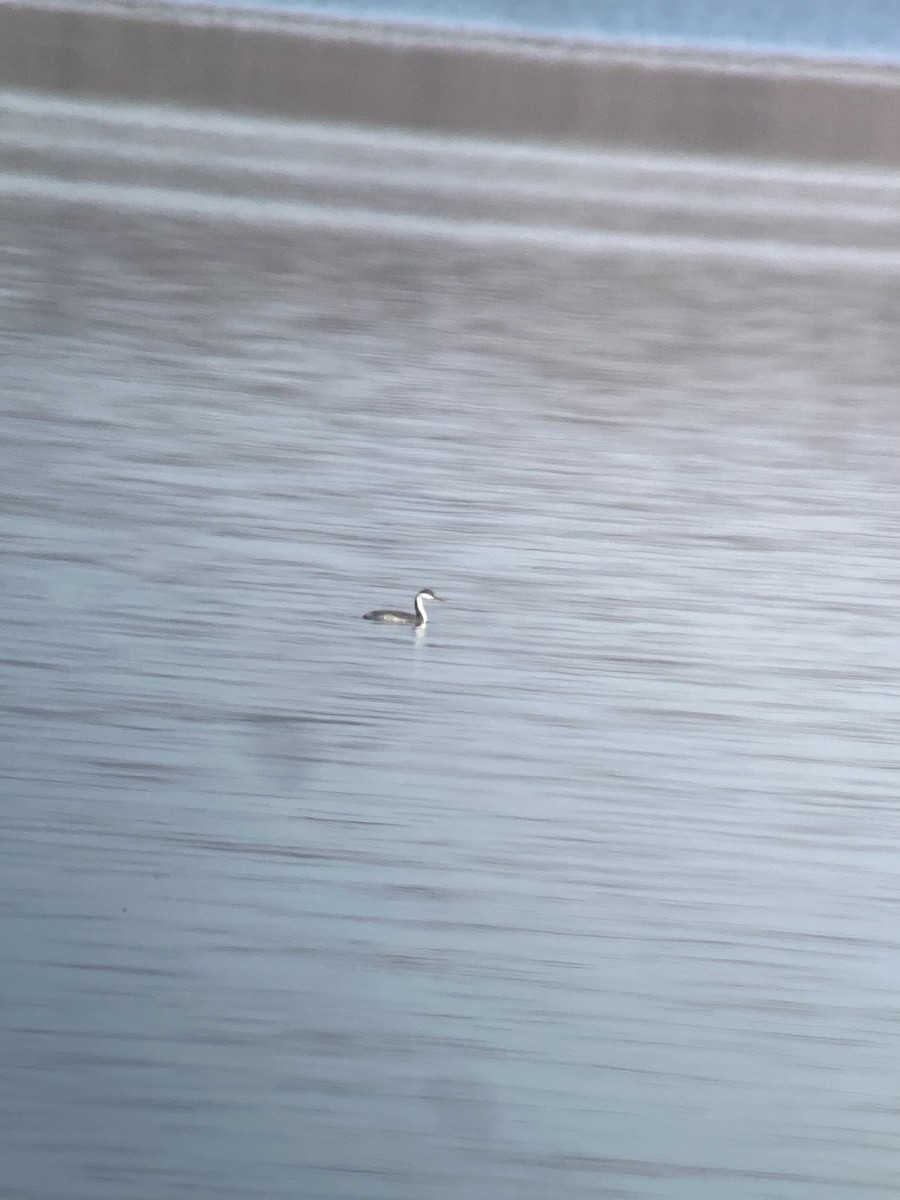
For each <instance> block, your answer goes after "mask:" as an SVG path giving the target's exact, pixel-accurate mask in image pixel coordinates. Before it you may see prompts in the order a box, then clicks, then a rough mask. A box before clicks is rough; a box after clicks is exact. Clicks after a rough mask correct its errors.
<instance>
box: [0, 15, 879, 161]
mask: <svg viewBox="0 0 900 1200" xmlns="http://www.w3.org/2000/svg"><path fill="white" fill-rule="evenodd" d="M2 87H14V88H30V89H37V90H40V91H50V92H61V93H68V94H71V95H77V96H81V97H85V96H94V97H105V98H108V99H112V98H120V99H123V100H128V101H134V102H142V101H144V102H155V103H171V104H177V105H186V106H199V107H204V108H214V109H216V108H221V109H226V110H231V111H236V112H246V113H256V114H266V115H271V116H276V117H284V118H288V119H293V118H297V119H304V118H306V119H315V120H325V121H338V122H350V123H353V124H359V125H372V126H390V127H394V128H400V129H403V128H406V129H413V130H417V131H420V132H425V131H434V132H441V133H453V134H463V135H474V136H486V137H497V138H503V139H513V140H515V139H528V140H535V139H537V140H541V141H546V142H559V143H566V144H581V145H584V144H588V145H596V146H600V147H604V148H610V147H622V148H625V147H628V148H638V149H643V150H652V151H665V152H669V153H702V154H711V155H717V154H718V155H729V156H733V155H748V156H752V157H754V158H777V159H787V160H791V159H800V160H804V161H808V162H820V163H836V162H837V163H848V164H850V163H860V164H869V165H882V166H886V167H897V166H900V64H898V65H894V64H892V63H889V62H886V63H881V62H877V61H871V60H855V59H848V58H837V57H836V58H833V59H832V58H826V57H823V56H812V55H800V54H797V55H791V54H786V53H785V54H779V53H767V52H761V51H738V50H709V49H701V48H690V47H666V46H662V45H647V46H639V45H628V44H625V43H619V42H608V43H603V42H596V41H590V40H586V39H575V38H563V37H560V38H555V37H550V36H545V35H535V36H530V35H526V34H518V33H509V34H504V33H499V32H490V31H485V30H457V29H452V28H445V27H440V26H435V27H429V26H425V25H416V24H413V23H411V22H410V23H407V22H396V21H374V20H373V21H364V20H357V19H341V18H331V17H323V16H321V15H319V14H311V13H296V12H285V11H284V10H280V9H279V10H260V9H239V8H234V9H228V8H220V7H206V6H200V5H195V4H190V5H178V4H165V3H147V4H141V3H123V2H118V0H92V2H88V3H81V4H79V3H72V2H69V0H44V2H41V0H33V2H27V0H26V2H24V3H16V2H10V0H0V88H2Z"/></svg>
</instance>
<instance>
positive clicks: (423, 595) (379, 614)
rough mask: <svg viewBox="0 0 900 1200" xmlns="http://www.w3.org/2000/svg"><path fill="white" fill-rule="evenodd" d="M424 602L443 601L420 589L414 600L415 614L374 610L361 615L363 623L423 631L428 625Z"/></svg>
mask: <svg viewBox="0 0 900 1200" xmlns="http://www.w3.org/2000/svg"><path fill="white" fill-rule="evenodd" d="M426 600H443V596H438V595H436V594H435V593H434V592H433V591H432V590H431V588H422V590H421V592H419V593H417V595H416V599H415V609H416V611H415V612H411V613H409V612H398V611H397V609H395V608H375V609H373V610H372V611H371V612H367V613H363V620H364V621H382V622H384V624H385V625H415V627H416V629H424V628H425V626H426V625H427V624H428V613H427V612H426V611H425V601H426Z"/></svg>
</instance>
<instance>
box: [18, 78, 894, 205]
mask: <svg viewBox="0 0 900 1200" xmlns="http://www.w3.org/2000/svg"><path fill="white" fill-rule="evenodd" d="M4 111H5V112H7V113H9V114H12V115H15V116H18V117H26V118H27V117H36V118H39V119H48V118H49V119H51V120H54V121H63V122H71V121H72V120H73V119H75V120H78V121H79V122H82V123H93V124H95V125H97V126H98V127H100V128H105V129H108V130H115V131H117V132H118V134H119V136H120V137H122V136H133V135H134V132H135V130H138V131H140V130H146V131H147V132H148V133H150V134H152V135H158V134H160V133H162V132H163V131H165V130H170V131H172V132H180V133H198V134H208V135H211V136H217V137H221V136H222V135H225V136H232V137H252V138H267V139H271V140H273V141H274V142H279V141H281V142H285V143H291V144H294V145H297V146H302V145H304V144H310V143H312V144H325V145H331V146H342V147H344V148H352V147H355V146H362V147H364V148H366V149H371V148H372V147H373V146H378V147H381V148H382V149H384V150H397V151H415V150H418V151H422V150H426V149H427V151H428V153H429V154H430V155H439V154H442V153H444V154H450V155H453V156H456V157H462V158H465V157H467V158H470V159H472V160H473V161H477V162H482V163H484V164H485V165H487V166H490V167H495V166H496V165H497V163H498V162H501V163H505V164H520V163H522V162H527V163H533V162H545V163H547V164H548V165H552V166H554V167H563V166H565V167H569V168H571V169H578V168H591V169H596V168H598V167H602V168H604V169H609V168H612V169H618V170H629V171H632V170H648V169H649V170H652V171H653V172H654V174H657V173H660V174H661V173H676V174H677V173H683V174H684V175H686V176H694V177H697V176H699V177H702V178H709V177H710V176H715V177H725V178H726V179H728V180H747V181H752V182H754V183H762V182H767V183H777V182H790V183H793V184H796V183H808V184H812V185H822V186H828V185H838V186H842V187H843V186H848V185H850V186H853V187H856V188H860V189H863V188H871V189H874V190H876V191H881V190H886V191H888V192H889V193H890V197H891V199H892V200H893V199H895V197H896V194H897V192H898V190H900V172H898V171H895V170H890V169H889V168H883V169H878V168H873V167H871V166H869V165H860V166H853V165H849V166H848V165H844V164H841V165H834V166H830V165H828V164H827V163H805V162H803V163H798V162H785V161H781V160H768V159H748V158H746V157H744V158H728V157H726V156H723V157H715V158H712V157H709V156H706V155H689V154H667V153H664V152H656V151H653V152H649V151H648V152H635V151H629V150H616V149H610V148H609V147H607V146H603V145H599V146H597V147H591V146H583V145H568V146H561V145H553V144H548V143H544V142H539V141H520V140H515V141H503V140H499V139H492V138H489V137H477V136H475V135H472V136H469V137H464V136H460V135H459V134H453V133H444V132H442V131H440V130H434V131H428V132H423V131H421V130H405V129H384V128H382V127H376V128H367V127H362V126H358V125H350V124H344V123H340V124H329V123H327V122H321V121H307V120H300V119H297V120H287V119H278V118H274V117H255V116H247V115H243V114H237V113H232V112H219V111H215V110H208V109H197V110H195V109H182V108H178V107H176V106H171V105H162V104H160V105H151V104H133V103H122V102H119V101H118V100H117V101H116V102H115V103H114V104H113V103H103V102H99V101H96V100H82V99H72V98H69V97H65V98H61V97H59V96H50V95H43V94H41V95H35V94H33V93H29V92H22V91H18V90H9V91H0V112H4Z"/></svg>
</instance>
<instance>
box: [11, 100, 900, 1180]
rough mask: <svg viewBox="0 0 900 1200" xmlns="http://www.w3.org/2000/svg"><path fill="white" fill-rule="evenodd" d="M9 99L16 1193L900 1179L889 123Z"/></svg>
mask: <svg viewBox="0 0 900 1200" xmlns="http://www.w3.org/2000/svg"><path fill="white" fill-rule="evenodd" d="M2 107H3V116H4V121H3V132H2V140H3V157H2V163H3V171H4V172H5V173H4V174H3V175H2V176H0V195H2V197H3V204H2V209H0V227H2V239H0V242H2V270H0V299H2V346H3V356H2V361H0V382H2V404H3V408H2V416H0V446H2V475H0V486H2V491H3V501H4V503H3V509H4V513H5V518H4V521H3V526H2V529H3V535H2V546H3V554H4V557H3V609H4V622H3V632H2V658H3V663H4V677H5V684H4V689H3V696H4V699H3V721H4V750H3V775H4V788H3V798H2V809H0V811H2V830H3V834H2V839H0V895H2V902H3V910H4V922H3V947H2V958H3V968H2V977H0V1039H2V1042H0V1050H2V1053H0V1161H2V1164H3V1166H2V1174H3V1181H2V1195H3V1197H4V1200H6V1198H14V1200H157V1198H161V1197H175V1196H178V1197H181V1196H185V1197H187V1196H191V1197H198V1198H200V1200H212V1198H215V1200H225V1198H227V1197H251V1196H252V1197H254V1200H282V1198H288V1197H290V1198H295V1197H300V1198H306V1197H309V1198H319V1197H321V1198H323V1200H338V1198H340V1200H444V1198H448V1200H449V1198H453V1200H456V1198H457V1197H466V1198H467V1200H468V1198H474V1200H480V1198H481V1197H484V1198H486V1200H487V1198H491V1200H497V1198H503V1200H546V1198H547V1197H560V1198H566V1200H569V1198H572V1200H574V1198H581V1197H598V1196H603V1197H628V1198H639V1200H657V1198H659V1200H663V1198H664V1200H774V1198H777V1200H828V1198H830V1197H834V1198H836V1200H837V1198H844V1197H848V1196H851V1195H852V1196H853V1197H854V1198H855V1200H868V1198H870V1197H873V1198H874V1197H882V1196H893V1195H895V1194H896V1189H897V1185H898V1180H900V1122H898V1101H897V1078H898V1067H900V1061H898V1059H900V1051H898V1045H900V1016H898V1007H897V987H898V982H900V944H898V943H900V935H898V928H900V925H898V917H900V907H898V880H900V852H898V849H897V846H898V841H900V807H898V800H897V779H898V769H900V750H898V745H897V728H898V726H897V716H896V712H897V700H898V685H897V678H898V675H897V666H898V651H897V618H898V589H900V584H898V565H897V564H898V536H900V503H898V486H897V485H898V476H900V456H898V453H897V447H898V445H900V428H898V426H900V415H898V414H900V410H898V407H897V379H898V373H900V343H898V340H897V327H898V316H900V256H898V254H897V251H896V246H897V240H896V233H897V229H896V226H897V215H896V213H897V210H896V197H897V188H898V184H900V180H898V178H897V177H896V176H889V175H871V176H865V175H862V174H838V173H831V172H829V171H827V170H825V169H819V170H817V171H813V170H809V171H807V172H797V171H794V170H789V169H788V168H784V169H780V168H778V167H777V166H772V165H770V166H766V165H763V164H750V163H733V164H728V163H719V164H706V163H703V162H701V161H699V160H696V161H695V160H664V159H650V158H647V159H643V158H641V157H640V156H632V157H628V156H621V155H620V156H604V155H602V154H596V155H591V154H589V153H585V152H582V153H580V154H576V153H571V154H569V153H567V152H564V151H561V150H559V151H551V150H549V149H546V148H541V147H537V146H533V147H521V146H520V147H510V146H502V145H495V146H489V145H486V146H480V145H479V144H478V143H464V142H451V141H446V142H442V141H438V140H427V139H417V138H412V137H409V138H404V137H402V136H400V135H396V136H389V135H385V134H375V133H371V132H368V133H367V132H365V131H354V130H346V129H344V130H338V129H334V130H329V129H326V128H322V127H316V126H279V125H276V124H273V123H269V124H267V123H262V122H260V123H252V122H246V121H245V122H236V121H227V120H226V119H225V118H216V117H213V116H209V117H202V116H199V115H191V114H187V113H179V112H177V111H175V110H169V111H163V110H159V111H155V112H154V111H150V110H137V109H134V110H131V109H127V108H118V109H115V110H113V109H104V108H100V107H91V106H89V105H84V104H81V105H76V104H71V105H70V104H67V103H65V102H62V101H58V102H57V101H49V100H41V99H40V98H39V97H31V98H25V97H22V96H12V95H10V96H6V97H5V98H4V99H3V105H2ZM423 586H431V587H433V588H435V589H436V590H437V591H438V592H440V593H441V594H442V595H446V596H447V598H448V602H447V603H445V604H443V605H433V606H432V621H431V623H430V624H429V627H428V630H427V633H426V634H425V635H424V636H418V637H417V636H415V635H414V634H412V633H410V632H409V631H407V630H403V629H390V628H383V627H378V626H372V625H370V624H368V623H365V622H362V621H361V620H360V619H359V616H360V614H361V613H362V612H363V611H365V610H366V609H368V608H370V607H373V606H375V605H379V606H380V605H389V606H398V605H402V606H406V605H407V604H409V603H410V602H411V600H412V596H413V593H414V592H415V590H416V589H417V588H419V587H423Z"/></svg>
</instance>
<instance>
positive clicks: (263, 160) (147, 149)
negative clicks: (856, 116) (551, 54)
mask: <svg viewBox="0 0 900 1200" xmlns="http://www.w3.org/2000/svg"><path fill="white" fill-rule="evenodd" d="M60 145H61V142H60V137H59V136H58V135H52V134H30V135H27V136H22V137H19V136H8V137H5V136H4V133H3V131H2V130H0V150H2V149H3V148H4V147H9V148H10V149H12V150H25V151H28V152H30V153H34V154H42V155H45V156H46V157H47V158H48V160H50V159H52V157H53V155H54V154H55V155H56V157H57V159H58V158H59V152H60ZM64 148H65V154H66V156H67V157H68V156H75V155H78V156H81V157H90V156H93V157H95V158H97V157H100V158H103V159H106V160H108V161H110V162H114V163H123V164H127V165H131V166H134V165H137V166H139V167H141V168H142V169H144V170H146V168H148V167H149V166H153V167H156V168H161V169H172V168H175V169H179V170H189V171H193V172H194V173H195V174H196V173H199V172H211V171H218V172H231V173H238V174H240V175H242V176H253V177H254V178H255V179H256V180H257V182H258V183H262V182H264V180H265V178H267V177H268V178H269V179H273V180H277V181H279V182H284V183H288V184H295V185H299V186H302V185H303V184H313V185H319V184H325V185H330V186H341V187H356V188H361V187H366V186H369V187H380V188H385V187H390V188H398V189H399V188H404V189H407V190H410V191H419V192H422V193H427V194H428V195H432V196H433V195H437V194H450V195H452V196H454V197H474V198H486V199H488V200H493V201H495V202H498V201H499V200H500V198H502V199H503V202H504V203H507V202H508V201H509V200H510V199H512V200H515V199H516V198H520V199H523V200H531V201H542V202H556V203H559V204H564V205H571V204H575V203H579V204H583V203H588V204H606V205H615V206H617V207H618V206H622V205H623V204H625V205H627V207H628V208H629V209H647V210H650V211H654V212H660V211H661V212H672V211H673V210H674V211H677V212H682V213H690V214H704V215H706V214H708V215H710V216H713V217H729V216H730V217H754V216H765V217H769V218H771V219H773V220H775V219H795V220H797V219H802V220H807V221H820V222H821V221H827V220H832V221H840V222H841V223H843V224H847V225H876V226H877V225H890V226H895V227H897V228H898V229H900V208H898V206H897V204H896V203H890V204H888V203H872V202H871V201H869V200H866V201H864V202H859V201H856V202H852V201H849V200H847V201H838V202H834V201H827V200H822V201H816V200H798V199H794V198H790V197H784V196H763V197H762V198H757V197H756V196H754V195H752V194H750V195H747V194H743V195H741V196H739V197H725V196H723V195H722V194H720V192H718V191H716V192H710V191H709V190H708V189H706V190H704V191H702V192H697V191H693V190H688V191H685V190H683V189H682V187H681V186H679V184H673V183H672V182H671V180H669V181H668V182H666V181H665V180H666V177H665V176H663V177H662V179H661V180H660V181H659V182H658V183H657V184H656V185H655V186H652V187H649V186H646V185H639V186H638V187H636V188H629V187H628V186H627V184H625V183H623V182H618V183H614V184H613V185H611V186H607V187H603V186H600V185H598V184H595V183H593V182H591V181H590V180H584V179H578V178H574V177H571V176H567V177H566V179H565V180H561V179H554V178H551V179H549V180H541V181H540V182H534V181H533V180H530V179H518V178H509V177H507V178H503V177H502V176H499V175H495V176H494V177H486V176H484V175H478V176H472V175H469V174H465V173H462V172H460V171H459V170H453V169H452V167H450V168H448V167H445V166H438V167H436V168H429V167H421V168H409V167H396V166H392V165H391V164H390V163H383V164H382V165H380V166H379V167H378V168H375V167H366V166H364V165H362V164H357V165H354V166H345V165H342V164H316V165H312V164H310V163H309V162H300V163H296V164H295V163H292V162H290V161H285V160H284V159H283V158H276V157H273V156H272V155H266V156H264V155H252V156H251V155H247V154H240V153H234V152H228V151H223V150H219V151H216V150H215V149H214V148H213V147H211V146H210V147H208V148H207V150H206V152H205V154H204V155H203V157H199V156H198V154H197V151H196V149H195V148H194V147H189V148H184V149H183V148H180V147H170V146H165V147H160V146H156V145H143V144H141V143H140V142H136V143H124V142H119V143H117V144H116V145H115V146H111V145H110V144H109V143H108V142H107V141H105V140H104V139H102V138H91V137H68V136H67V137H66V140H65V144H64ZM439 161H440V162H442V163H443V162H444V159H443V157H441V158H440V159H439ZM704 183H706V181H705V180H704ZM160 186H165V185H164V184H161V185H160ZM879 199H883V198H882V197H879Z"/></svg>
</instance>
